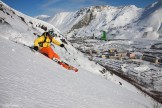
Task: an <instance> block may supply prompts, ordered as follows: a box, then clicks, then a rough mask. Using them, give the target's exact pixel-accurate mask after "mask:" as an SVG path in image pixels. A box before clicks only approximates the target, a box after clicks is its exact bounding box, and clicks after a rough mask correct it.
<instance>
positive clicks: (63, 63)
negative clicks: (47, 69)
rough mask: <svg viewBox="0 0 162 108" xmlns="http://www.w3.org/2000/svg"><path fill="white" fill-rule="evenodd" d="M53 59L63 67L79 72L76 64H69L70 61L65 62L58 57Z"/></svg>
mask: <svg viewBox="0 0 162 108" xmlns="http://www.w3.org/2000/svg"><path fill="white" fill-rule="evenodd" d="M53 61H55V62H56V63H58V64H59V65H61V66H62V67H64V68H65V69H67V70H73V71H74V72H78V69H77V68H75V67H74V66H71V65H69V64H68V63H65V62H63V61H61V60H58V59H56V58H53Z"/></svg>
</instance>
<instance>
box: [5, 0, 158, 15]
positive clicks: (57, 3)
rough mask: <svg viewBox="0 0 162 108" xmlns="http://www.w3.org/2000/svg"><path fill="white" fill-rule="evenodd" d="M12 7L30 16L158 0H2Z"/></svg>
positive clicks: (145, 4)
mask: <svg viewBox="0 0 162 108" xmlns="http://www.w3.org/2000/svg"><path fill="white" fill-rule="evenodd" d="M2 1H3V2H4V3H6V4H7V5H9V6H10V7H12V8H14V9H16V10H18V11H20V12H22V13H24V14H26V15H29V16H32V17H34V16H37V15H42V14H46V15H50V16H53V15H54V14H56V13H58V12H65V11H66V12H71V11H76V10H79V9H81V8H83V7H89V6H98V5H110V6H125V5H135V6H137V7H140V8H144V7H146V6H148V5H149V4H151V3H154V2H156V1H158V0H2Z"/></svg>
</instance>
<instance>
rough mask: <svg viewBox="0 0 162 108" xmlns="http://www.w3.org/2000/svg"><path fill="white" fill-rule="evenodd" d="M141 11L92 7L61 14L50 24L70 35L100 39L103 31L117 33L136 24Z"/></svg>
mask: <svg viewBox="0 0 162 108" xmlns="http://www.w3.org/2000/svg"><path fill="white" fill-rule="evenodd" d="M141 11H142V9H140V8H137V7H136V6H134V5H130V6H123V7H112V6H92V7H88V8H83V9H80V10H78V11H76V12H73V13H59V14H57V15H55V16H54V17H53V18H51V19H50V20H49V21H48V22H49V23H50V24H53V25H54V26H55V27H57V28H58V29H59V30H62V32H64V33H67V34H70V35H77V36H92V35H95V36H96V37H98V36H100V35H101V33H102V31H103V30H104V31H106V32H110V31H111V32H116V31H117V29H119V28H122V27H124V26H126V25H128V24H130V23H132V22H134V21H135V20H136V19H137V18H138V17H139V16H140V14H141ZM59 18H60V19H61V20H59ZM64 25H66V26H64Z"/></svg>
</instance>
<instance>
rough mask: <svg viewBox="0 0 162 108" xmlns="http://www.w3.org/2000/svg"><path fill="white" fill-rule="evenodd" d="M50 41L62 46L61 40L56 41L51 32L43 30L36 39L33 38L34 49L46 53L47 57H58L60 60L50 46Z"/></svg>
mask: <svg viewBox="0 0 162 108" xmlns="http://www.w3.org/2000/svg"><path fill="white" fill-rule="evenodd" d="M51 42H53V43H54V44H56V45H58V46H60V47H64V44H62V43H61V42H59V41H57V40H56V39H55V38H54V37H53V34H52V33H51V34H50V32H44V33H43V34H42V35H41V36H40V37H38V38H37V39H35V41H34V50H36V51H38V50H39V52H40V53H42V54H44V55H46V56H47V57H49V58H50V59H53V58H55V59H58V60H60V57H59V56H58V54H57V53H55V52H54V51H53V50H52V48H51Z"/></svg>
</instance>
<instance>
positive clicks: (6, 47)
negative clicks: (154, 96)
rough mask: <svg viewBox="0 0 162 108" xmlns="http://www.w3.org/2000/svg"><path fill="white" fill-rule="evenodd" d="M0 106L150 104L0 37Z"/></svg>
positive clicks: (111, 107) (51, 107)
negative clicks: (68, 69)
mask: <svg viewBox="0 0 162 108" xmlns="http://www.w3.org/2000/svg"><path fill="white" fill-rule="evenodd" d="M0 49H1V53H0V57H1V60H0V64H1V65H0V68H1V70H0V82H1V86H0V94H1V96H0V97H1V98H0V107H1V108H6V107H16V108H17V107H18V108H19V107H20V108H38V107H39V108H56V107H58V108H108V107H109V108H119V107H120V108H137V107H138V108H146V107H147V108H152V106H153V104H154V102H153V101H151V100H150V99H149V98H148V97H146V96H144V95H143V94H141V93H134V92H131V91H129V90H127V89H124V88H122V87H121V86H118V85H116V84H114V83H112V82H110V81H107V80H105V79H103V78H102V77H99V76H96V75H94V74H92V73H89V72H87V71H86V70H83V69H80V70H79V72H78V73H74V72H72V71H67V70H65V69H64V68H62V67H60V66H58V64H56V63H54V62H53V61H51V60H50V59H48V58H46V57H45V56H43V55H41V54H39V53H33V52H32V51H30V50H29V49H28V48H26V47H23V46H22V45H19V44H16V43H14V42H11V41H9V40H8V39H4V37H3V36H2V35H0Z"/></svg>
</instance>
